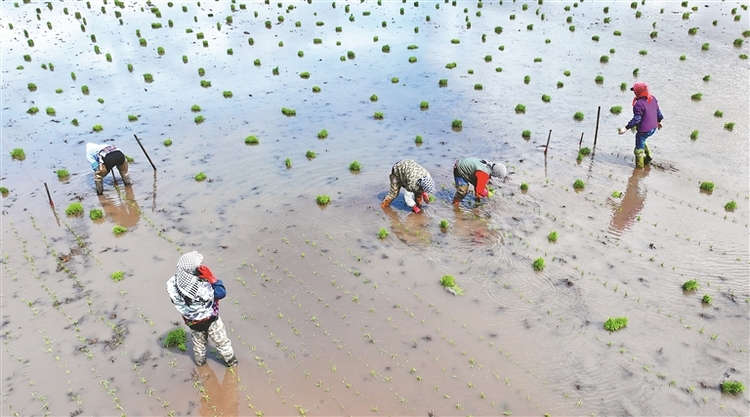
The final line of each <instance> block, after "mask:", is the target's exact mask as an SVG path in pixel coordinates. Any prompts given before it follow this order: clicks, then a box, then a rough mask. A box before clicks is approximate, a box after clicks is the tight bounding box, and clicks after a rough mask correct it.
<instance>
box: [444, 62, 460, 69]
mask: <svg viewBox="0 0 750 417" xmlns="http://www.w3.org/2000/svg"><path fill="white" fill-rule="evenodd" d="M457 65H458V64H456V63H455V62H449V63H447V64H445V68H448V69H453V68H456V66H457Z"/></svg>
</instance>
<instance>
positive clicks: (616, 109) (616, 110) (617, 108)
mask: <svg viewBox="0 0 750 417" xmlns="http://www.w3.org/2000/svg"><path fill="white" fill-rule="evenodd" d="M609 112H610V113H612V114H620V113H622V106H612V107H611V108H610V109H609Z"/></svg>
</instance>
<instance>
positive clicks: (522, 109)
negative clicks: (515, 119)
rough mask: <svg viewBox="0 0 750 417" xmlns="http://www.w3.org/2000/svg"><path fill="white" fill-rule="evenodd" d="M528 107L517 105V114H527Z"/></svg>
mask: <svg viewBox="0 0 750 417" xmlns="http://www.w3.org/2000/svg"><path fill="white" fill-rule="evenodd" d="M525 112H526V106H525V105H523V104H516V113H525Z"/></svg>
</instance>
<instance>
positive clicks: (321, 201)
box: [315, 195, 331, 206]
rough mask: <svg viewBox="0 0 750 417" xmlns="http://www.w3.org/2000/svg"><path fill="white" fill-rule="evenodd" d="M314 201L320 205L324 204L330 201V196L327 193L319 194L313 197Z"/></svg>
mask: <svg viewBox="0 0 750 417" xmlns="http://www.w3.org/2000/svg"><path fill="white" fill-rule="evenodd" d="M315 202H316V203H318V205H320V206H325V205H326V204H328V203H330V202H331V196H329V195H319V196H317V197H315Z"/></svg>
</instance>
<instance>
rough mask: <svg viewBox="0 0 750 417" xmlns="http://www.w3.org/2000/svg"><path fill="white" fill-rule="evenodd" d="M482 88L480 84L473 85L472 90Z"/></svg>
mask: <svg viewBox="0 0 750 417" xmlns="http://www.w3.org/2000/svg"><path fill="white" fill-rule="evenodd" d="M483 88H484V87H483V86H482V84H474V89H475V90H482V89H483Z"/></svg>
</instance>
